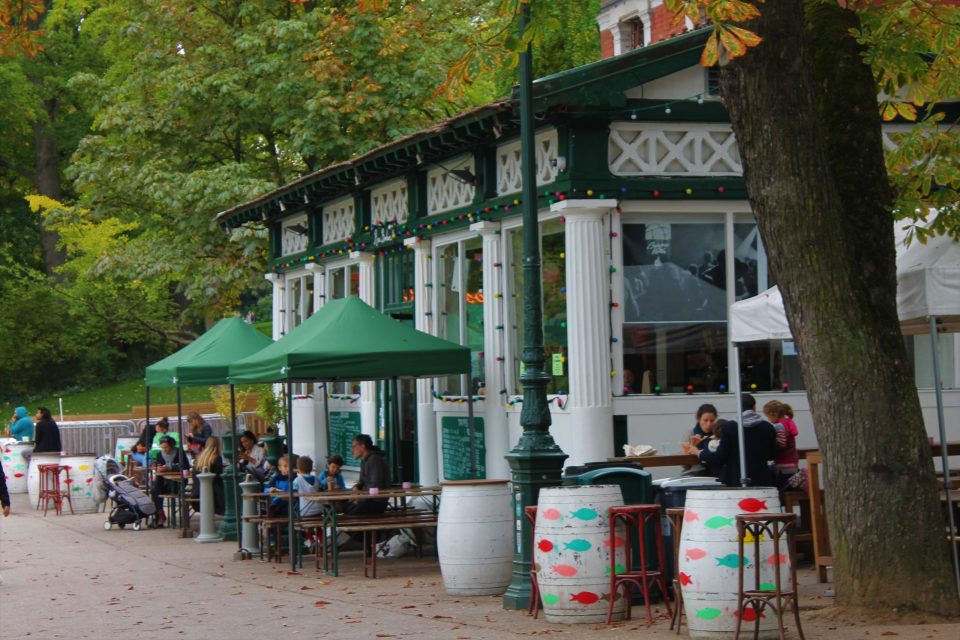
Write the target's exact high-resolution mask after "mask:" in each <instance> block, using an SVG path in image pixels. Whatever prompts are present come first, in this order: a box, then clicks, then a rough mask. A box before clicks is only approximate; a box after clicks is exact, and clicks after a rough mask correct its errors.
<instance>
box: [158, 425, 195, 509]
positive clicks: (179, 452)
mask: <svg viewBox="0 0 960 640" xmlns="http://www.w3.org/2000/svg"><path fill="white" fill-rule="evenodd" d="M189 468H190V463H189V462H188V461H187V456H186V454H185V453H184V452H183V449H181V448H180V447H178V446H177V442H176V440H174V439H173V438H171V437H170V436H163V437H162V438H160V455H159V456H157V462H156V467H155V470H156V472H157V475H156V477H155V478H154V480H153V486H152V487H151V488H150V494H151V495H152V496H153V504H154V505H155V506H156V507H157V515H156V520H155V523H154V526H156V527H162V526H163V525H164V523H165V522H166V516H165V514H164V513H163V498H161V497H160V496H162V495H163V494H166V493H175V492H176V491H177V490H178V487H176V486H175V483H174V482H173V481H169V480H167V479H166V478H164V477H162V476H161V475H160V474H161V473H164V472H167V471H176V472H182V471H185V470H187V469H189Z"/></svg>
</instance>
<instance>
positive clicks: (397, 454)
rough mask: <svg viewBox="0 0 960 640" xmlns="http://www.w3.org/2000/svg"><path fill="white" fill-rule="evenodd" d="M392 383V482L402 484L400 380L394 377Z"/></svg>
mask: <svg viewBox="0 0 960 640" xmlns="http://www.w3.org/2000/svg"><path fill="white" fill-rule="evenodd" d="M391 382H392V383H393V384H392V385H391V389H390V392H391V393H392V394H393V398H392V402H391V403H390V404H392V405H393V429H392V433H393V447H392V448H393V460H394V466H395V469H394V471H395V472H396V474H397V475H396V477H395V478H394V482H403V452H402V451H401V450H400V434H401V429H402V427H401V425H400V378H397V377H396V376H394V377H393V378H392V379H391Z"/></svg>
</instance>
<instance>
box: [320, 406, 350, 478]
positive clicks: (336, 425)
mask: <svg viewBox="0 0 960 640" xmlns="http://www.w3.org/2000/svg"><path fill="white" fill-rule="evenodd" d="M328 423H329V425H330V453H339V454H340V455H341V456H343V461H344V462H345V463H346V464H347V465H349V466H351V467H359V466H360V460H359V459H358V458H354V457H353V447H352V446H351V445H352V444H353V437H354V436H357V435H360V412H359V411H331V412H330V415H329V417H328ZM317 466H318V467H319V468H326V466H327V465H326V461H319V460H318V461H317Z"/></svg>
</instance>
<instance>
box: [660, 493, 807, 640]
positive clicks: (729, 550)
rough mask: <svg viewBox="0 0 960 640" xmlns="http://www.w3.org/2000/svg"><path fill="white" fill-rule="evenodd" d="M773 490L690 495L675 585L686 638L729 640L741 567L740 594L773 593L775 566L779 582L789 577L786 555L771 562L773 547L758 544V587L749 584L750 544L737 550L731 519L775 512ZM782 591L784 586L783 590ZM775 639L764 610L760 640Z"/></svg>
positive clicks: (750, 617)
mask: <svg viewBox="0 0 960 640" xmlns="http://www.w3.org/2000/svg"><path fill="white" fill-rule="evenodd" d="M779 511H780V498H779V496H778V494H777V490H776V489H773V488H768V487H747V488H742V489H741V488H728V489H715V490H709V491H704V490H696V489H691V490H690V491H688V492H687V495H686V503H685V505H684V518H683V529H682V532H681V535H680V558H679V563H678V570H677V579H678V580H679V581H680V585H681V588H682V589H683V601H684V606H685V608H686V614H687V622H688V625H689V629H690V637H691V638H694V639H695V640H699V639H703V640H732V639H733V637H734V630H735V629H736V627H737V567H738V566H739V565H740V563H741V562H744V563H745V568H746V570H745V571H744V588H745V589H754V588H760V589H765V588H769V589H771V590H772V589H773V581H774V564H773V563H774V562H779V563H781V576H788V575H790V565H789V560H788V556H787V554H786V551H787V550H786V549H785V548H783V549H781V557H780V558H775V557H773V556H774V554H773V543H772V542H770V541H768V540H763V539H761V540H760V562H761V566H760V584H759V585H756V586H755V585H754V584H753V576H754V567H753V562H754V558H753V541H752V539H750V540H748V541H747V542H749V543H750V544H749V545H744V552H745V556H746V557H745V558H741V557H740V556H739V554H738V548H737V525H736V516H737V514H740V513H759V512H779ZM783 586H784V587H786V584H784V585H783ZM755 615H756V614H755V612H754V611H753V610H752V609H749V610H748V611H747V613H746V614H745V615H744V623H749V624H746V625H745V627H744V628H745V629H749V630H751V631H752V630H753V621H754V619H755ZM777 637H778V630H777V619H776V617H775V616H774V614H773V613H772V612H770V611H769V610H767V611H765V612H763V613H762V614H761V617H760V638H764V639H767V638H769V639H772V638H777Z"/></svg>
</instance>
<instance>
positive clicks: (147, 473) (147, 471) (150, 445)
mask: <svg viewBox="0 0 960 640" xmlns="http://www.w3.org/2000/svg"><path fill="white" fill-rule="evenodd" d="M146 390H147V422H146V424H144V425H143V428H144V429H145V430H146V431H144V433H149V431H150V387H149V386H146ZM154 437H156V433H154ZM144 444H145V445H146V446H147V453H146V454H145V455H144V458H143V460H144V462H146V464H145V465H144V467H145V469H144V474H143V477H144V478H146V480H145V482H146V484H147V492H149V491H150V488H151V487H153V483H152V482H151V480H152V477H151V473H150V471H151V469H152V466H151V464H150V453H151V450H152V449H153V438H150V442H145V443H144ZM151 497H152V496H151ZM153 518H154V523H156V518H157V517H156V515H154V517H153Z"/></svg>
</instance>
